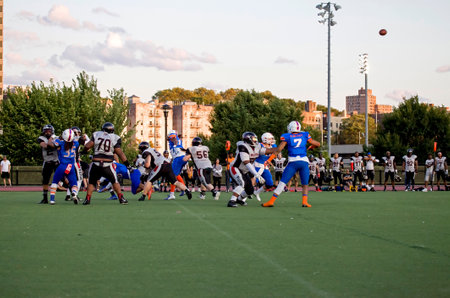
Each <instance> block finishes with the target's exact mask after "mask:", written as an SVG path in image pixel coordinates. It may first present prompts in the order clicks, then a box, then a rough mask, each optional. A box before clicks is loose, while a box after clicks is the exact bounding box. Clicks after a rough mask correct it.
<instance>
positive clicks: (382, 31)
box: [378, 29, 387, 36]
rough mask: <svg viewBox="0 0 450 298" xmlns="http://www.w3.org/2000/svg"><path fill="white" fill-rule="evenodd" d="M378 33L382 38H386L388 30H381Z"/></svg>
mask: <svg viewBox="0 0 450 298" xmlns="http://www.w3.org/2000/svg"><path fill="white" fill-rule="evenodd" d="M378 33H380V35H381V36H385V35H386V34H387V31H386V29H381V30H380V32H378Z"/></svg>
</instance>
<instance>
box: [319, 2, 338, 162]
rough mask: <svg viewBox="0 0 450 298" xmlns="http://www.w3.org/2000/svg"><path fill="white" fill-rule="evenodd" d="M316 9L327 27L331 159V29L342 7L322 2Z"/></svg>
mask: <svg viewBox="0 0 450 298" xmlns="http://www.w3.org/2000/svg"><path fill="white" fill-rule="evenodd" d="M316 8H317V9H320V10H323V12H321V13H319V14H318V15H319V16H320V17H322V19H321V20H319V23H320V24H325V23H327V25H328V26H327V27H328V109H327V145H328V148H327V150H328V156H329V157H331V151H332V150H331V128H330V126H331V27H332V26H334V25H336V24H337V23H336V22H335V21H334V20H333V18H334V13H333V8H334V10H335V11H337V10H338V9H341V8H342V7H341V6H340V5H338V4H336V3H331V2H326V3H324V2H322V3H320V4H318V5H316Z"/></svg>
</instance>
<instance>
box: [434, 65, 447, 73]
mask: <svg viewBox="0 0 450 298" xmlns="http://www.w3.org/2000/svg"><path fill="white" fill-rule="evenodd" d="M449 71H450V64H447V65H442V66H440V67H438V68H436V72H449Z"/></svg>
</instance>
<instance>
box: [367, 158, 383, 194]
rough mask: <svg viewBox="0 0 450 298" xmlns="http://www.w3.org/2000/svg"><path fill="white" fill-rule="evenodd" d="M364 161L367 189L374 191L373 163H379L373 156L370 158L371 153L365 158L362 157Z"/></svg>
mask: <svg viewBox="0 0 450 298" xmlns="http://www.w3.org/2000/svg"><path fill="white" fill-rule="evenodd" d="M364 160H365V161H366V170H367V189H368V190H370V191H375V184H374V180H375V172H374V171H375V163H376V162H379V160H378V159H376V158H375V156H372V153H370V152H368V153H367V156H365V157H364Z"/></svg>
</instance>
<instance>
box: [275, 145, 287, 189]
mask: <svg viewBox="0 0 450 298" xmlns="http://www.w3.org/2000/svg"><path fill="white" fill-rule="evenodd" d="M273 164H274V167H275V185H276V186H278V182H279V181H280V179H281V175H282V174H283V171H284V168H285V167H286V158H285V157H283V155H282V154H281V153H279V154H278V156H277V158H274V159H273Z"/></svg>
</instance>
